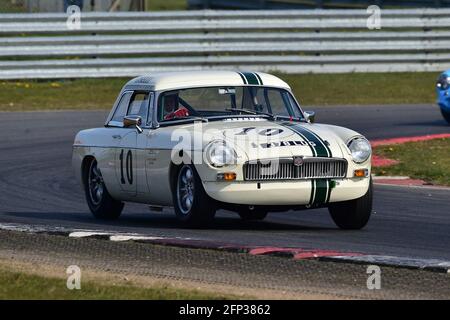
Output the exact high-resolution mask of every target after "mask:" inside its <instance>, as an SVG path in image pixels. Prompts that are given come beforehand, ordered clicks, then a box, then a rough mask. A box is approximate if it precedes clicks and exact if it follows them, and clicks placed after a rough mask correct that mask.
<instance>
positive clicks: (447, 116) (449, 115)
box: [441, 108, 450, 124]
mask: <svg viewBox="0 0 450 320" xmlns="http://www.w3.org/2000/svg"><path fill="white" fill-rule="evenodd" d="M441 113H442V116H443V117H444V119H445V121H447V122H448V123H449V124H450V112H448V111H444V110H443V109H442V108H441Z"/></svg>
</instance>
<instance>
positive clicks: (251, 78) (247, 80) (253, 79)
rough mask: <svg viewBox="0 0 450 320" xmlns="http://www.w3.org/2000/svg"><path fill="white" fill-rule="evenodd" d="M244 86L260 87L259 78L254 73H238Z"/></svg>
mask: <svg viewBox="0 0 450 320" xmlns="http://www.w3.org/2000/svg"><path fill="white" fill-rule="evenodd" d="M238 74H239V75H240V76H241V78H242V81H243V82H244V84H253V85H262V84H263V82H262V79H261V77H260V76H259V75H258V74H257V73H254V72H238Z"/></svg>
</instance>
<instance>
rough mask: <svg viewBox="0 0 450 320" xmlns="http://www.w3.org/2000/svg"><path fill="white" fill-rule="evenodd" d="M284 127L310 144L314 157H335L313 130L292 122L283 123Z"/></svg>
mask: <svg viewBox="0 0 450 320" xmlns="http://www.w3.org/2000/svg"><path fill="white" fill-rule="evenodd" d="M283 125H284V126H286V127H288V128H290V129H291V130H293V131H294V132H295V133H297V134H298V135H300V136H301V137H302V138H304V139H305V140H306V141H307V142H308V144H309V145H310V146H311V147H312V149H313V157H325V158H332V157H333V154H332V153H331V150H330V148H329V147H328V146H327V144H326V143H325V141H323V140H322V139H321V138H320V137H319V136H318V135H317V134H315V133H314V132H312V131H311V130H309V129H306V128H305V127H304V126H302V125H300V124H294V123H290V122H285V123H283Z"/></svg>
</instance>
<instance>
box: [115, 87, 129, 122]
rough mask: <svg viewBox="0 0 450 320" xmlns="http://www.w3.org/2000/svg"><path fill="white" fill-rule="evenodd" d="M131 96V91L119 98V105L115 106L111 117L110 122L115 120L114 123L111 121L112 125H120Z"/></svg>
mask: <svg viewBox="0 0 450 320" xmlns="http://www.w3.org/2000/svg"><path fill="white" fill-rule="evenodd" d="M131 96H132V93H131V92H127V93H125V94H124V95H123V96H122V98H121V99H120V101H119V105H118V106H117V108H116V111H115V112H114V115H113V117H112V119H111V122H116V123H113V125H122V122H123V118H124V117H125V115H126V114H127V110H128V105H129V104H130V99H131Z"/></svg>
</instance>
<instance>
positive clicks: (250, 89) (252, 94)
mask: <svg viewBox="0 0 450 320" xmlns="http://www.w3.org/2000/svg"><path fill="white" fill-rule="evenodd" d="M242 114H250V115H261V116H264V115H266V116H267V115H273V116H285V117H293V118H302V113H301V111H300V109H299V107H298V106H297V104H296V102H295V100H294V99H293V97H292V96H291V94H290V93H289V92H288V91H287V90H284V89H279V88H271V87H261V86H258V87H257V86H239V87H203V88H189V89H181V90H173V91H167V92H164V93H162V94H161V95H160V98H159V102H158V121H159V122H163V121H170V120H179V119H186V118H190V117H202V118H208V117H218V116H219V117H220V116H233V115H242Z"/></svg>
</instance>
